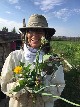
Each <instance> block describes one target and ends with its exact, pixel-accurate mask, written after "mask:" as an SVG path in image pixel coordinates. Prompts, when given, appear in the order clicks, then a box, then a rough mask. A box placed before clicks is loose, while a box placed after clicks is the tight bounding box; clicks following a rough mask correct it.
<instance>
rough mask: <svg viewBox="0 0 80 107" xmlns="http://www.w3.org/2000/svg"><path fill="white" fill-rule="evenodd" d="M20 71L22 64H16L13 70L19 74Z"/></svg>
mask: <svg viewBox="0 0 80 107" xmlns="http://www.w3.org/2000/svg"><path fill="white" fill-rule="evenodd" d="M21 71H22V66H16V67H15V69H14V72H15V73H16V74H20V73H21Z"/></svg>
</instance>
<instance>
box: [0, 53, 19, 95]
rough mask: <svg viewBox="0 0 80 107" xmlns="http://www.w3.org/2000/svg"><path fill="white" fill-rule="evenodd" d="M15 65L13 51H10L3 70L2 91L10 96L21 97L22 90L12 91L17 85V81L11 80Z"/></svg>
mask: <svg viewBox="0 0 80 107" xmlns="http://www.w3.org/2000/svg"><path fill="white" fill-rule="evenodd" d="M14 67H15V60H14V58H13V53H10V54H9V56H8V57H7V58H6V60H5V63H4V65H3V68H2V72H1V91H2V92H3V93H4V94H6V95H7V96H9V97H19V96H20V94H21V92H13V93H10V91H11V89H12V88H14V86H15V85H16V82H13V81H11V79H12V77H13V69H14Z"/></svg>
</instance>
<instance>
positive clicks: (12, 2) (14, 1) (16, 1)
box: [9, 0, 19, 4]
mask: <svg viewBox="0 0 80 107" xmlns="http://www.w3.org/2000/svg"><path fill="white" fill-rule="evenodd" d="M18 2H19V0H9V3H11V4H15V3H18Z"/></svg>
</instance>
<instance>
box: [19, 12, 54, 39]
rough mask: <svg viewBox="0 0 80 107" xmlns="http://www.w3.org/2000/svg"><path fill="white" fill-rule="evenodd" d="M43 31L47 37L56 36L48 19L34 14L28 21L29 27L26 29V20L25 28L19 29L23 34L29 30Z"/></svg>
mask: <svg viewBox="0 0 80 107" xmlns="http://www.w3.org/2000/svg"><path fill="white" fill-rule="evenodd" d="M34 28H35V29H43V30H44V31H45V32H46V34H47V36H49V37H51V36H53V35H54V34H55V29H54V28H49V27H48V23H47V20H46V18H45V17H44V16H43V15H39V14H33V15H31V16H30V18H29V20H28V25H27V27H26V24H25V20H24V22H23V27H22V28H19V30H20V31H21V32H22V33H25V32H26V31H27V30H29V29H34Z"/></svg>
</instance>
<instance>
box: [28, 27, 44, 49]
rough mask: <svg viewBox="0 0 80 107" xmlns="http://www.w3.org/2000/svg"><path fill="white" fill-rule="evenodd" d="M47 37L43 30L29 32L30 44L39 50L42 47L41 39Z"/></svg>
mask: <svg viewBox="0 0 80 107" xmlns="http://www.w3.org/2000/svg"><path fill="white" fill-rule="evenodd" d="M42 36H45V32H44V31H43V30H42V29H41V30H40V29H31V30H29V31H28V32H27V38H28V44H29V45H30V46H31V47H32V48H39V47H40V45H41V38H42Z"/></svg>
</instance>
